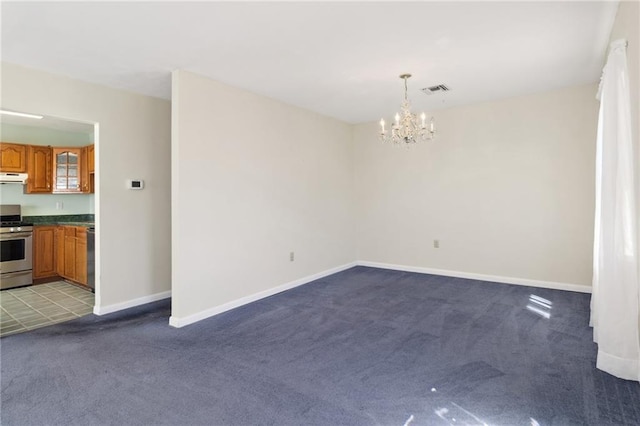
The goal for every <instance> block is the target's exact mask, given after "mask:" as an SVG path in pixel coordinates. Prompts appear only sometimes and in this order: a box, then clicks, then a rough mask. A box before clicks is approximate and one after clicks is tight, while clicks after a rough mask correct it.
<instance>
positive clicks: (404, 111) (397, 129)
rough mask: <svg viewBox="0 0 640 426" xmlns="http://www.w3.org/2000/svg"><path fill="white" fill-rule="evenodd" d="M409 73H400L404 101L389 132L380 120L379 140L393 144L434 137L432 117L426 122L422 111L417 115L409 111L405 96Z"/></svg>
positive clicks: (422, 140)
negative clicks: (402, 81)
mask: <svg viewBox="0 0 640 426" xmlns="http://www.w3.org/2000/svg"><path fill="white" fill-rule="evenodd" d="M409 77H411V74H402V75H400V78H401V79H403V80H404V101H403V102H402V106H401V107H400V113H396V116H395V121H394V123H393V124H391V133H389V132H387V131H386V130H385V128H384V125H385V122H384V119H381V120H380V140H382V141H383V142H390V143H393V144H395V145H400V144H407V145H408V144H412V143H416V142H425V141H428V140H431V139H433V138H434V136H435V134H436V129H435V125H434V123H433V117H431V118H430V119H429V122H428V123H427V116H426V114H425V113H424V112H423V113H422V114H420V120H418V116H417V115H416V114H414V113H412V112H411V104H410V103H409V99H408V98H407V79H408V78H409Z"/></svg>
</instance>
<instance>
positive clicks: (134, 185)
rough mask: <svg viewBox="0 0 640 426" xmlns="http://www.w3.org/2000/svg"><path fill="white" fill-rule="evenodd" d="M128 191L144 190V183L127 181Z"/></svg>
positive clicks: (138, 180) (134, 180) (141, 181)
mask: <svg viewBox="0 0 640 426" xmlns="http://www.w3.org/2000/svg"><path fill="white" fill-rule="evenodd" d="M127 188H128V189H142V188H144V181H143V180H141V179H127Z"/></svg>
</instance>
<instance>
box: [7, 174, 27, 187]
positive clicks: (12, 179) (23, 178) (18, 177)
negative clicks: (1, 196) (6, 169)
mask: <svg viewBox="0 0 640 426" xmlns="http://www.w3.org/2000/svg"><path fill="white" fill-rule="evenodd" d="M28 177H29V175H28V174H26V173H0V183H21V184H23V185H24V184H25V183H27V178H28Z"/></svg>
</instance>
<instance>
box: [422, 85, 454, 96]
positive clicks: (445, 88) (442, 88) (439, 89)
mask: <svg viewBox="0 0 640 426" xmlns="http://www.w3.org/2000/svg"><path fill="white" fill-rule="evenodd" d="M449 90H451V89H450V88H449V87H448V86H447V85H446V84H438V85H437V86H431V87H425V88H424V89H422V91H423V92H424V93H426V94H427V95H432V94H434V93H436V92H448V91H449Z"/></svg>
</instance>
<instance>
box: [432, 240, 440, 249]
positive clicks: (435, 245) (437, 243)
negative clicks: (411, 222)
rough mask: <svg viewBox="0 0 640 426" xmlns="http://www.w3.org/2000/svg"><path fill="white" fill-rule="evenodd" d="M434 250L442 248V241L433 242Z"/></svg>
mask: <svg viewBox="0 0 640 426" xmlns="http://www.w3.org/2000/svg"><path fill="white" fill-rule="evenodd" d="M433 248H440V240H433Z"/></svg>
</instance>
